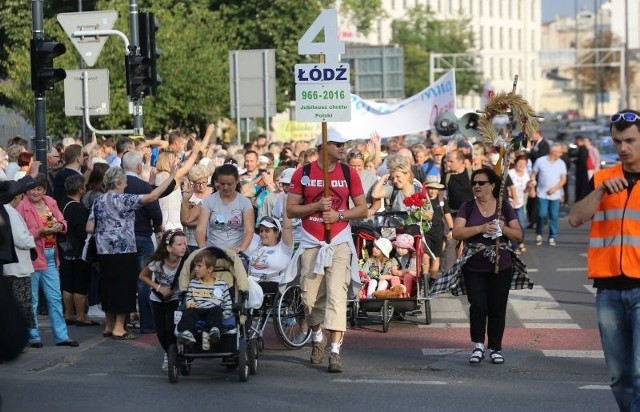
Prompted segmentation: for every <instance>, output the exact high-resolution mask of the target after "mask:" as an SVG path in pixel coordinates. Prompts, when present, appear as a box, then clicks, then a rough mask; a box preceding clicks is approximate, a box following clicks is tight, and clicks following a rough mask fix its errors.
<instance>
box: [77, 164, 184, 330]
mask: <svg viewBox="0 0 640 412" xmlns="http://www.w3.org/2000/svg"><path fill="white" fill-rule="evenodd" d="M176 172H177V168H176V166H175V164H173V165H172V171H171V174H170V175H169V179H166V180H165V181H164V182H163V183H162V184H161V185H159V186H158V187H156V188H155V189H154V190H153V191H152V192H151V193H149V194H146V195H133V194H125V193H124V189H125V187H126V186H127V175H126V174H125V172H124V170H123V169H121V168H119V167H112V168H110V169H109V170H107V172H106V173H105V175H104V186H105V188H106V189H107V192H106V193H105V194H104V195H102V196H100V197H99V198H98V199H96V201H95V203H94V205H93V208H92V209H91V214H90V215H89V220H88V221H87V233H94V235H95V237H96V248H97V251H98V262H99V263H100V270H101V273H102V284H101V287H102V290H101V294H102V299H101V300H102V309H103V310H104V311H105V313H106V325H105V328H104V331H103V333H102V335H103V336H104V337H109V336H111V337H113V339H115V340H126V339H134V338H135V336H134V335H132V334H129V333H128V332H127V331H126V330H125V328H124V322H125V318H126V317H127V314H129V313H131V312H135V311H136V290H137V286H136V285H137V283H136V282H137V279H138V264H137V257H136V256H137V253H136V252H137V249H136V237H135V233H134V222H135V211H136V209H139V208H141V207H142V206H144V205H146V204H148V203H151V202H153V201H154V200H157V199H158V198H159V197H160V195H161V194H163V193H164V192H165V190H171V189H170V186H172V185H173V184H175V180H174V177H175V175H176Z"/></svg>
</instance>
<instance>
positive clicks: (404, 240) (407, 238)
mask: <svg viewBox="0 0 640 412" xmlns="http://www.w3.org/2000/svg"><path fill="white" fill-rule="evenodd" d="M393 245H394V246H395V247H397V248H398V247H401V248H403V249H409V250H410V251H412V252H415V251H416V249H415V248H414V247H413V236H411V235H408V234H406V233H403V234H401V235H398V236H397V237H396V241H395V242H393Z"/></svg>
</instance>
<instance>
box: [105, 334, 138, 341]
mask: <svg viewBox="0 0 640 412" xmlns="http://www.w3.org/2000/svg"><path fill="white" fill-rule="evenodd" d="M111 337H112V338H113V339H114V340H133V339H135V338H136V335H134V334H132V333H129V332H125V333H124V334H123V335H113V334H112V336H111Z"/></svg>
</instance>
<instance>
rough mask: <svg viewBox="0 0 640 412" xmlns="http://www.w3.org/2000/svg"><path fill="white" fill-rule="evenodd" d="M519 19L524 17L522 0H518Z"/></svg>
mask: <svg viewBox="0 0 640 412" xmlns="http://www.w3.org/2000/svg"><path fill="white" fill-rule="evenodd" d="M517 9H518V20H520V19H521V18H522V0H518V6H517Z"/></svg>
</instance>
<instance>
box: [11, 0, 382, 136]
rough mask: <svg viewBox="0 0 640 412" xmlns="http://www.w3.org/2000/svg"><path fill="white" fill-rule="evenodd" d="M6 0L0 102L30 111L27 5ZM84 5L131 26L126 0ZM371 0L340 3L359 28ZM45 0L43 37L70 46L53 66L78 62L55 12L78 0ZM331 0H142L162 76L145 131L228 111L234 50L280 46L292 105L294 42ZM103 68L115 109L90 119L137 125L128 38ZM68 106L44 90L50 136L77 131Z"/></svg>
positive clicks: (283, 88)
mask: <svg viewBox="0 0 640 412" xmlns="http://www.w3.org/2000/svg"><path fill="white" fill-rule="evenodd" d="M5 3H6V4H5V5H4V8H2V9H0V39H2V40H3V43H2V48H3V53H5V56H6V58H3V59H2V60H0V70H4V71H5V72H4V73H6V75H5V80H4V81H2V82H0V101H2V99H3V98H4V100H5V101H6V102H7V103H8V106H9V108H11V109H13V110H14V111H16V112H17V113H19V114H21V115H23V116H24V117H25V118H28V119H32V118H33V93H32V92H31V85H30V65H29V41H28V39H30V38H31V8H30V3H29V2H24V1H22V0H7V1H6V2H5ZM88 3H91V6H93V7H92V8H89V7H85V8H84V10H85V11H86V10H92V9H95V10H110V9H114V7H116V10H117V11H118V13H119V16H120V17H119V19H118V20H117V21H116V24H115V27H114V29H116V30H120V31H122V32H123V33H125V34H128V33H129V23H128V20H129V18H128V16H129V10H128V4H127V2H115V3H114V2H113V1H110V0H95V1H92V2H89V1H85V6H86V4H88ZM367 3H368V2H366V1H363V0H348V1H345V2H344V4H343V6H344V9H343V10H342V11H343V12H344V13H346V14H347V15H349V16H352V18H354V19H356V21H357V22H358V24H359V27H360V28H361V29H362V30H365V29H366V28H367V27H369V26H368V21H369V19H370V18H372V16H374V15H375V14H374V13H375V12H376V10H379V7H380V0H374V1H372V2H371V3H370V4H367ZM44 4H45V22H44V27H45V37H46V38H48V39H55V40H57V41H61V42H63V43H64V44H65V45H66V47H67V52H66V53H65V54H64V55H63V56H60V57H59V58H57V59H56V60H55V66H56V67H62V68H65V69H68V70H70V69H75V68H78V65H79V56H78V54H77V52H76V50H75V47H74V46H73V45H72V43H71V41H70V40H69V39H68V37H67V35H66V34H65V33H64V31H63V30H62V28H61V27H60V26H59V25H58V23H57V21H56V19H55V15H56V14H57V13H60V12H71V11H76V9H75V7H76V0H56V1H55V2H52V1H49V2H45V3H44ZM334 4H335V0H312V1H306V2H291V1H290V0H243V1H237V0H189V1H187V0H140V1H139V9H140V10H141V11H150V12H153V13H154V14H155V17H156V19H157V20H158V22H159V23H160V29H159V30H158V32H157V33H156V44H157V46H158V48H159V49H160V50H161V51H162V56H161V57H160V58H159V59H158V63H157V67H158V73H159V75H160V76H161V77H162V84H161V85H160V86H159V88H158V94H157V95H156V96H154V97H150V98H145V99H144V127H145V131H155V132H163V131H166V130H169V129H172V128H176V127H181V128H198V127H201V126H203V125H205V124H206V123H207V122H210V121H213V120H216V119H218V118H221V117H227V116H229V114H230V113H229V69H228V67H229V66H228V52H229V51H230V50H248V49H276V78H277V88H276V90H277V107H278V110H282V109H284V108H286V107H287V106H288V104H289V100H291V96H292V95H293V90H294V85H295V83H294V77H293V67H294V65H295V64H297V63H303V62H305V57H304V56H300V55H298V50H297V47H298V40H299V39H300V37H302V35H303V33H304V32H305V31H306V30H307V28H308V27H309V26H310V25H311V23H312V22H313V21H314V20H315V18H316V17H317V16H318V15H319V14H320V12H321V10H322V9H324V8H328V7H331V6H332V5H334ZM376 7H377V8H376ZM0 56H2V54H1V53H0ZM98 67H99V68H107V69H109V75H110V95H111V114H109V115H108V116H95V117H92V118H91V122H92V124H93V125H94V126H96V127H97V128H99V129H124V128H127V129H128V128H132V126H133V125H132V120H133V119H132V116H131V115H130V114H129V113H128V103H127V98H126V91H125V75H124V46H123V42H122V41H121V40H120V39H119V38H118V37H112V38H109V40H108V41H107V42H106V44H105V46H104V48H103V49H102V52H101V54H100V57H99V59H98V62H97V64H96V68H98ZM0 73H2V72H1V71H0ZM63 108H64V94H63V86H62V84H58V85H56V86H55V90H54V91H52V92H47V128H48V134H49V135H56V134H58V133H64V134H72V133H75V132H77V130H78V129H79V125H80V121H79V118H77V117H72V118H66V117H65V116H64V114H63V113H64V110H63Z"/></svg>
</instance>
